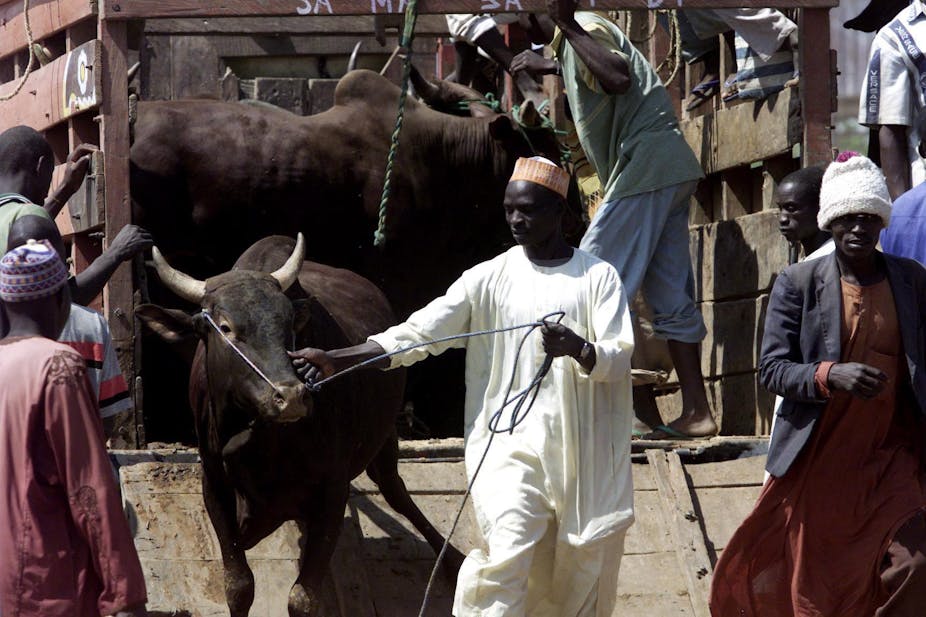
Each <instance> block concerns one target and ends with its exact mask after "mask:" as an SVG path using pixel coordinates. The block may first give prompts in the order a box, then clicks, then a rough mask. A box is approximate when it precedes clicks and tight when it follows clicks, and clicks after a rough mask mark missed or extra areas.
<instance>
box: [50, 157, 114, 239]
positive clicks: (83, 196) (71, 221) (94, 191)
mask: <svg viewBox="0 0 926 617" xmlns="http://www.w3.org/2000/svg"><path fill="white" fill-rule="evenodd" d="M102 157H103V155H102V154H101V153H94V155H93V158H92V160H91V162H90V168H89V169H88V170H87V175H86V176H85V177H84V181H83V183H82V184H81V185H80V188H78V189H77V190H76V191H75V192H74V194H73V195H72V196H71V198H70V199H69V200H68V203H67V204H65V206H64V208H62V209H61V212H59V213H58V216H57V217H56V218H55V222H56V223H57V224H58V230H59V231H60V232H61V235H62V236H63V237H65V238H67V237H69V236H71V235H72V234H74V233H79V232H83V231H87V230H90V229H95V228H97V227H99V226H100V225H101V224H102V223H103V218H102V213H103V211H104V206H103V183H102V182H100V181H99V180H101V179H102V177H103V176H102V175H99V176H97V172H96V171H95V170H97V169H100V168H101V167H102ZM66 167H67V166H66V165H65V164H64V163H62V164H61V165H57V166H55V171H54V172H53V173H52V177H51V178H52V180H51V185H52V186H58V185H59V184H60V183H61V180H62V179H63V178H64V170H65V168H66Z"/></svg>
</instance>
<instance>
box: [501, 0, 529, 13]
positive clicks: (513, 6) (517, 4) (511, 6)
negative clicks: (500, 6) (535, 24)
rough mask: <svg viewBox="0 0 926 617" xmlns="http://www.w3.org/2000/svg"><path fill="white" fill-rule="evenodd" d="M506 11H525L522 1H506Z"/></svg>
mask: <svg viewBox="0 0 926 617" xmlns="http://www.w3.org/2000/svg"><path fill="white" fill-rule="evenodd" d="M505 10H506V11H512V10H514V11H523V10H524V9H522V8H521V0H505Z"/></svg>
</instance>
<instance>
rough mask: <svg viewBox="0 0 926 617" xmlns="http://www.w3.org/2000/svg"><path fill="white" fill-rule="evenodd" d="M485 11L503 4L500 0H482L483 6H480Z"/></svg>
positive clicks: (498, 7) (500, 6)
mask: <svg viewBox="0 0 926 617" xmlns="http://www.w3.org/2000/svg"><path fill="white" fill-rule="evenodd" d="M480 8H481V9H482V10H483V11H491V10H493V9H500V8H502V5H501V4H500V3H499V2H498V0H482V6H481V7H480Z"/></svg>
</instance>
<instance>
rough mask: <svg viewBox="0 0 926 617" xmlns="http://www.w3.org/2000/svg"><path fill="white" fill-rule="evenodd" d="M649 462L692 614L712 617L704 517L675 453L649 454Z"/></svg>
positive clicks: (709, 568) (709, 570)
mask: <svg viewBox="0 0 926 617" xmlns="http://www.w3.org/2000/svg"><path fill="white" fill-rule="evenodd" d="M646 460H647V462H648V463H649V465H650V467H651V468H652V471H653V478H654V479H655V481H656V488H657V490H658V491H659V497H660V499H659V501H660V504H661V505H662V512H663V514H664V515H665V519H666V523H668V525H669V529H670V532H671V534H672V539H673V541H674V543H675V552H676V555H677V556H678V565H679V568H680V569H681V571H682V574H684V576H685V583H686V586H687V587H688V597H689V599H690V600H691V608H692V612H693V614H694V615H695V617H710V609H709V608H708V598H709V597H710V589H711V576H712V573H713V567H712V566H711V560H710V557H709V556H708V553H707V544H706V543H705V540H704V532H703V531H702V530H701V514H700V511H699V510H697V509H696V508H695V505H694V500H693V499H692V498H691V490H690V489H689V487H688V480H687V479H686V478H685V469H684V468H683V467H682V461H681V459H680V458H679V457H678V454H676V453H675V452H663V451H662V450H647V451H646Z"/></svg>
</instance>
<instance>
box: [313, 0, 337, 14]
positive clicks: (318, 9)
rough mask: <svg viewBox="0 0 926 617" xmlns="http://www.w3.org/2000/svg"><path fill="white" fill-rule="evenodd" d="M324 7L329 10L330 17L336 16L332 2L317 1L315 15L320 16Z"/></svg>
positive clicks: (326, 0) (328, 0)
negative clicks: (319, 13)
mask: <svg viewBox="0 0 926 617" xmlns="http://www.w3.org/2000/svg"><path fill="white" fill-rule="evenodd" d="M322 6H324V7H325V8H326V9H328V14H329V15H334V10H332V8H331V2H330V0H317V1H316V2H315V14H316V15H318V12H319V11H320V10H321V7H322Z"/></svg>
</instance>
